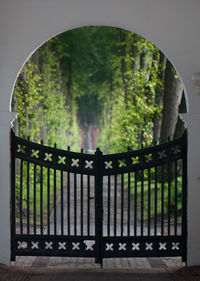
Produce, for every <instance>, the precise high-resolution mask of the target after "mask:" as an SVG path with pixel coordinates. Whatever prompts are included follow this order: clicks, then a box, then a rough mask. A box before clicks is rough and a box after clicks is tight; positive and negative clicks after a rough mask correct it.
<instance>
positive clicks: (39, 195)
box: [16, 163, 61, 224]
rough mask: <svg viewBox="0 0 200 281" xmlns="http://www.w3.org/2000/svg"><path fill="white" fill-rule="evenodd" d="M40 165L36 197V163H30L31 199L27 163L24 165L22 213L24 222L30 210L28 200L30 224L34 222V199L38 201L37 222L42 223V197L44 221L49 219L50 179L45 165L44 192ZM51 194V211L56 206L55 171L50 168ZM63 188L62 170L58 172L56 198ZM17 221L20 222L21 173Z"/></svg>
mask: <svg viewBox="0 0 200 281" xmlns="http://www.w3.org/2000/svg"><path fill="white" fill-rule="evenodd" d="M40 173H41V170H40V167H37V168H36V181H35V182H36V185H35V186H36V188H35V189H36V196H35V197H34V165H33V164H30V169H29V199H28V193H27V191H28V185H27V165H26V163H25V165H24V166H23V181H22V214H23V223H26V222H27V210H28V204H27V203H28V201H29V219H30V224H33V223H34V218H33V214H34V199H35V201H36V205H35V212H36V223H37V224H39V223H40V219H41V203H40V201H41V199H42V212H43V216H42V217H43V221H44V224H45V223H46V221H47V216H48V181H47V178H48V177H47V174H48V172H47V168H44V167H43V177H42V178H43V182H42V193H41V183H40ZM49 179H50V181H49V187H50V188H49V191H50V192H49V194H50V196H49V197H50V205H49V206H50V213H51V211H52V210H53V206H54V171H53V170H52V169H50V177H49ZM60 190H61V181H60V171H57V172H56V198H58V195H59V193H60ZM16 207H17V212H16V221H17V222H20V175H19V173H18V174H17V176H16Z"/></svg>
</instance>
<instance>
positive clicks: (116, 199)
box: [11, 132, 187, 264]
mask: <svg viewBox="0 0 200 281" xmlns="http://www.w3.org/2000/svg"><path fill="white" fill-rule="evenodd" d="M11 155H12V161H11V164H12V175H11V177H12V227H11V237H12V241H11V243H12V247H11V248H12V255H11V259H12V260H15V256H18V255H22V256H70V257H94V258H95V261H96V262H97V263H100V264H102V259H103V258H109V257H149V256H151V257H156V256H182V258H183V260H184V261H185V260H186V242H187V239H186V236H187V225H186V192H187V136H186V133H185V134H184V135H183V137H182V138H180V139H178V140H175V141H171V142H168V143H166V144H161V145H156V146H154V147H151V148H145V149H141V150H138V151H129V152H126V153H121V154H111V155H103V154H102V152H101V151H100V150H99V149H97V150H96V153H95V154H94V155H90V154H83V153H75V152H71V151H69V150H68V151H64V150H60V149H57V148H56V147H54V148H51V147H47V146H44V145H43V144H42V143H41V144H36V143H33V142H30V141H29V140H24V139H21V138H19V137H17V136H15V134H14V133H13V132H12V133H11Z"/></svg>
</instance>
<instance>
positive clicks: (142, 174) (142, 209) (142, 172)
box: [140, 170, 144, 236]
mask: <svg viewBox="0 0 200 281" xmlns="http://www.w3.org/2000/svg"><path fill="white" fill-rule="evenodd" d="M140 231H141V236H143V234H144V170H141V226H140Z"/></svg>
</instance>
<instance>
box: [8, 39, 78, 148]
mask: <svg viewBox="0 0 200 281" xmlns="http://www.w3.org/2000/svg"><path fill="white" fill-rule="evenodd" d="M57 43H58V40H57V39H56V38H55V39H52V40H50V41H49V42H48V43H46V44H45V45H44V46H42V47H41V48H40V49H39V50H38V52H37V53H36V54H35V55H34V57H35V60H37V63H36V62H35V60H34V58H32V59H30V60H29V61H28V62H27V63H26V64H25V66H24V68H23V69H22V71H21V73H20V76H19V78H18V81H17V83H16V86H15V90H14V97H13V107H15V108H16V110H17V112H18V113H19V116H18V127H19V132H18V134H19V136H21V137H23V138H26V137H27V136H28V135H29V136H30V138H31V140H33V141H36V142H38V141H39V140H40V139H43V140H44V142H45V143H46V144H48V145H50V146H53V145H54V143H57V146H58V147H60V148H66V147H67V146H68V145H70V146H71V148H72V149H73V150H79V147H80V137H79V128H78V122H77V117H76V112H77V106H76V103H75V101H74V100H73V101H72V103H73V104H72V105H67V104H66V100H67V97H66V89H65V85H64V83H63V80H62V70H61V67H60V60H59V58H61V57H63V56H62V55H61V54H60V52H61V51H62V50H60V48H58V49H57V48H55V46H57ZM71 107H72V108H73V110H71Z"/></svg>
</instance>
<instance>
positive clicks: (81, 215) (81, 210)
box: [80, 174, 84, 235]
mask: <svg viewBox="0 0 200 281" xmlns="http://www.w3.org/2000/svg"><path fill="white" fill-rule="evenodd" d="M83 204H84V203H83V174H81V208H80V212H81V213H80V217H81V235H83V208H84V206H83Z"/></svg>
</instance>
